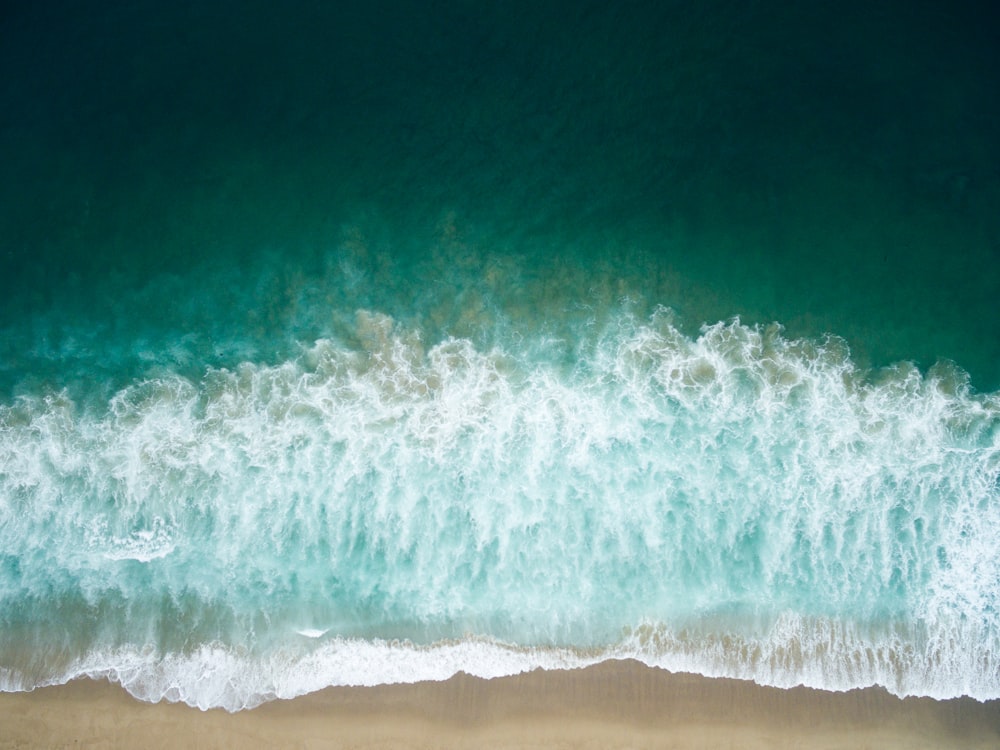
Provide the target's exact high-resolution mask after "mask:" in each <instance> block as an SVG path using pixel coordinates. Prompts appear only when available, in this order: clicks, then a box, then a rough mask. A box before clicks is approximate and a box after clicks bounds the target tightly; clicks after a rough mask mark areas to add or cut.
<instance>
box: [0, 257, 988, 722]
mask: <svg viewBox="0 0 1000 750" xmlns="http://www.w3.org/2000/svg"><path fill="white" fill-rule="evenodd" d="M338 257H340V260H339V261H336V262H333V263H332V264H331V265H330V270H329V277H328V278H326V279H316V278H309V277H308V276H300V277H299V279H298V282H297V286H296V287H295V289H294V290H292V292H289V294H288V295H286V301H285V303H283V304H284V305H285V307H284V308H283V310H284V311H285V312H284V313H283V315H284V317H282V316H277V319H276V321H272V323H271V324H269V325H270V326H271V327H270V328H268V327H267V326H266V325H263V324H262V326H261V327H260V329H259V332H258V333H257V334H256V336H257V338H254V334H251V333H248V331H249V330H250V329H249V328H248V327H239V326H230V329H231V331H232V334H231V339H230V340H224V336H223V335H222V333H221V332H222V328H219V329H218V330H217V332H218V333H219V335H217V336H214V337H213V336H211V335H205V334H204V333H202V334H198V333H192V330H194V329H193V326H192V320H194V319H195V318H198V316H203V317H211V315H215V316H216V317H217V318H219V319H223V320H224V319H225V316H226V315H227V314H230V313H228V312H227V308H226V306H225V305H224V304H223V303H221V302H219V301H217V300H216V301H214V302H205V301H204V298H198V299H201V300H202V301H201V302H198V303H197V304H195V302H193V301H192V300H195V299H196V298H197V295H195V294H194V293H191V294H190V295H188V296H187V297H185V298H184V299H188V300H189V302H190V304H191V305H194V306H195V307H197V305H198V304H200V305H202V306H207V309H208V311H209V312H208V313H206V312H205V310H204V309H201V311H200V312H196V313H190V311H189V313H184V314H189V318H188V319H186V320H179V319H173V318H170V315H169V314H165V315H164V316H163V317H162V318H161V319H159V320H155V319H153V318H152V317H151V316H148V315H147V316H145V319H146V322H145V323H143V324H142V325H144V326H146V328H141V329H140V328H133V329H128V330H127V331H126V330H125V328H124V324H122V327H121V328H120V329H119V332H120V335H119V338H118V339H115V340H112V341H111V343H105V344H103V345H98V344H97V343H95V342H96V339H95V338H90V339H88V338H87V335H88V334H87V333H86V331H88V330H100V328H99V326H94V325H93V324H92V322H88V321H84V322H83V323H82V324H81V325H80V326H79V328H78V329H73V328H72V325H71V324H69V323H61V324H60V325H62V326H63V332H62V334H60V336H59V337H57V338H58V341H59V342H61V343H58V345H57V344H56V343H55V342H56V338H53V339H44V337H38V336H37V332H38V330H39V329H40V328H44V326H43V325H42V324H41V323H38V324H37V325H36V326H35V329H34V332H33V333H32V334H31V335H32V336H34V340H44V341H46V342H47V343H44V344H36V345H35V348H34V350H32V351H31V352H28V353H26V354H25V355H24V356H25V358H26V361H27V364H25V363H24V362H22V363H21V364H19V365H17V364H16V363H15V364H10V363H8V365H6V369H5V371H4V375H5V377H6V378H7V379H11V378H12V377H13V375H12V373H14V368H15V365H16V366H17V367H21V368H22V372H23V373H30V372H35V371H39V370H44V369H45V368H43V367H42V366H41V365H40V364H39V363H48V364H47V365H46V366H47V367H48V368H49V370H51V371H53V372H62V373H64V377H63V379H62V380H59V379H58V378H52V379H50V380H49V381H45V382H43V381H41V380H39V379H38V378H37V377H33V376H32V377H29V376H28V375H24V376H23V378H22V380H21V381H20V385H18V386H17V387H15V388H12V390H11V395H10V397H9V399H7V400H6V401H4V402H3V403H0V625H2V628H0V688H2V689H3V690H7V691H11V690H30V689H33V688H35V687H38V686H41V685H48V684H56V683H62V682H65V681H68V680H70V679H73V678H76V677H80V676H89V677H93V678H108V679H111V680H113V681H115V682H118V683H120V684H121V685H122V686H123V687H124V688H125V689H127V690H128V691H129V692H130V693H132V694H133V695H135V696H136V697H138V698H141V699H144V700H150V701H157V700H162V699H166V700H171V701H183V702H185V703H188V704H191V705H194V706H199V707H201V708H212V707H222V708H225V709H227V710H231V711H234V710H240V709H244V708H250V707H253V706H256V705H259V704H260V703H262V702H265V701H268V700H272V699H275V698H290V697H293V696H296V695H301V694H303V693H307V692H310V691H314V690H318V689H321V688H323V687H326V686H329V685H373V684H382V683H393V682H414V681H419V680H427V679H433V680H440V679H446V678H447V677H449V676H451V675H452V674H454V673H456V672H459V671H462V672H466V673H470V674H473V675H479V676H483V677H493V676H498V675H506V674H513V673H519V672H523V671H527V670H531V669H535V668H544V669H555V668H560V669H561V668H574V667H582V666H585V665H587V664H592V663H595V662H598V661H602V660H606V659H624V658H631V659H638V660H639V661H642V662H644V663H646V664H649V665H652V666H658V667H663V668H666V669H670V670H673V671H687V672H696V673H700V674H704V675H709V676H726V677H736V678H742V679H750V680H754V681H756V682H758V683H761V684H765V685H774V686H780V687H790V686H794V685H799V684H804V685H808V686H812V687H816V688H823V689H827V690H849V689H852V688H858V687H863V686H868V685H882V686H884V687H885V688H886V689H887V690H889V691H890V692H892V693H894V694H896V695H899V696H906V695H925V696H932V697H935V698H951V697H955V696H960V695H969V696H972V697H974V698H976V699H978V700H991V699H996V698H1000V607H998V603H1000V556H998V555H997V554H996V550H997V548H998V543H1000V395H998V394H996V393H981V392H978V391H976V390H975V389H974V388H972V387H971V386H970V384H969V380H968V377H967V376H966V375H965V373H964V372H963V371H962V370H961V369H960V368H959V367H957V366H955V365H950V364H947V363H940V364H938V365H936V366H935V367H933V368H931V369H930V370H929V371H921V370H919V369H918V368H917V367H916V366H914V365H912V364H908V363H899V364H896V365H893V366H891V367H886V368H881V369H877V370H871V369H866V368H863V367H861V366H859V365H858V364H857V363H856V362H855V361H854V359H852V356H851V352H850V350H849V348H848V346H847V345H846V344H845V343H844V342H843V341H842V340H840V339H838V338H837V337H836V336H833V335H828V336H825V337H820V338H796V337H792V336H789V335H787V334H786V333H785V331H784V330H783V329H782V327H781V326H780V325H777V324H773V325H767V326H765V325H751V324H747V323H743V322H741V321H740V320H739V319H733V320H728V321H720V322H716V323H713V324H707V325H703V326H702V327H701V328H700V329H697V330H695V331H694V332H692V331H691V329H690V328H687V327H685V326H684V325H682V324H681V322H680V321H679V320H678V316H677V314H676V313H675V312H673V311H672V310H671V309H670V308H669V306H667V305H661V304H659V302H658V301H656V300H652V301H650V302H648V303H646V302H641V301H640V302H637V298H638V295H636V294H635V286H636V285H635V284H632V285H631V286H629V285H627V284H626V285H625V286H624V287H622V286H621V284H619V285H618V286H616V284H615V282H614V279H613V277H611V276H607V275H605V276H607V278H605V277H600V278H599V277H597V276H593V277H591V278H590V281H592V282H593V283H592V284H590V285H587V284H584V283H581V279H580V278H577V277H574V278H573V279H571V282H572V283H570V282H566V281H565V280H564V281H563V282H560V281H559V280H558V279H559V278H561V277H558V276H557V275H552V274H550V276H549V277H547V278H543V277H544V274H542V275H540V276H538V275H536V276H535V277H532V276H531V274H529V273H528V271H529V270H531V269H525V268H523V267H522V268H517V269H514V268H513V267H512V266H505V267H504V268H507V271H506V272H505V273H506V274H507V275H502V274H501V272H500V270H498V268H500V267H498V266H495V265H490V263H488V262H487V261H486V260H483V259H478V260H476V262H469V263H467V264H466V265H465V266H464V267H462V266H461V265H460V264H459V265H454V264H453V263H452V262H453V261H454V258H449V259H448V263H449V264H450V265H448V266H447V268H450V269H451V271H443V270H442V269H443V268H444V267H443V266H441V265H438V266H435V270H434V274H437V275H438V276H439V277H440V279H441V281H440V282H439V283H438V284H437V286H436V287H435V285H434V284H432V283H430V282H428V281H427V279H425V278H417V277H415V276H414V277H412V279H411V282H405V281H397V282H394V285H389V286H388V287H387V286H386V285H385V284H383V283H381V282H380V281H379V279H378V278H376V274H374V272H370V269H368V270H365V268H362V267H361V266H359V265H356V264H354V261H352V260H350V258H347V259H346V260H345V259H344V258H345V257H347V256H345V255H343V254H341V255H340V256H338ZM371 263H372V268H373V267H374V265H376V261H375V260H372V261H371ZM456 269H457V270H456ZM449 273H450V274H452V275H451V276H450V277H449V275H448V274H449ZM553 273H554V272H553ZM396 277H397V278H404V279H405V278H407V274H396ZM193 278H194V277H192V279H188V280H186V281H189V282H191V283H194V282H193ZM532 279H534V280H532ZM609 279H610V280H609ZM167 281H169V280H163V279H161V280H160V282H161V283H160V289H159V291H156V292H155V293H156V294H160V295H164V296H169V295H172V294H175V292H176V289H177V284H176V280H175V281H174V282H172V283H167ZM324 285H327V286H324ZM533 285H534V286H533ZM595 285H596V287H600V288H596V287H595ZM223 286H224V285H223V284H220V280H219V279H218V278H214V279H208V281H203V287H202V288H204V289H210V288H222V287H223ZM434 288H437V290H438V291H435V292H427V289H434ZM542 288H544V289H546V290H548V291H547V293H543V292H542V291H541V289H542ZM442 290H443V291H442ZM477 290H478V291H477ZM647 291H648V290H647ZM618 292H621V294H619V293H618ZM152 293H153V292H150V291H149V290H148V289H147V290H146V291H144V292H142V294H152ZM136 299H138V297H137V298H136ZM289 300H290V301H289ZM442 300H447V302H442ZM525 300H539V302H537V303H536V304H535V307H534V308H532V310H531V312H530V314H529V313H528V312H525V309H524V307H523V304H522V303H523V302H524V301H525ZM664 301H665V302H669V300H664ZM147 302H148V300H147ZM129 304H132V305H133V307H135V305H138V304H139V303H138V302H136V301H135V300H133V301H132V302H130V303H129ZM149 304H150V305H154V303H153V302H150V303H149ZM181 307H183V305H182V306H181ZM199 309H200V308H199ZM179 314H180V313H178V315H179ZM191 316H193V317H191ZM272 317H273V316H272ZM122 319H124V316H123V317H122ZM150 320H154V321H155V322H149V321H150ZM45 325H48V326H50V327H51V326H53V325H54V324H53V323H52V322H51V320H49V321H48V322H47V323H45ZM156 326H159V327H158V328H157V327H156ZM185 326H187V327H186V328H185ZM208 330H209V333H211V332H212V330H213V329H210V328H209V329H208ZM276 330H281V331H283V332H284V333H283V335H284V338H283V339H282V342H283V343H281V345H280V346H278V345H272V346H271V348H270V349H267V347H266V346H265V342H268V341H272V342H273V341H274V340H275V339H276V334H275V331H276ZM106 333H107V330H106V329H105V334H106ZM7 335H9V336H12V337H13V336H16V335H18V334H17V332H14V331H8V332H7ZM240 337H242V338H240ZM26 351H27V350H26ZM111 371H113V372H116V373H118V376H117V380H116V379H114V378H110V377H107V376H106V373H108V372H111ZM66 373H70V374H71V375H66ZM88 373H89V374H90V378H91V379H90V380H88ZM14 374H16V373H14ZM109 383H111V385H110V386H109V385H108V384H109Z"/></svg>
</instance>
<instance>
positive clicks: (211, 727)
mask: <svg viewBox="0 0 1000 750" xmlns="http://www.w3.org/2000/svg"><path fill="white" fill-rule="evenodd" d="M0 727H2V728H3V730H2V731H0V748H4V749H6V748H25V749H28V748H43V747H46V748H50V747H64V746H65V747H72V746H84V745H85V746H87V747H90V748H118V747H140V746H141V747H147V748H192V747H197V748H216V747H219V748H221V747H231V746H239V747H243V748H268V747H302V748H320V747H322V748H327V747H329V748H338V747H352V748H366V747H368V748H376V747H378V748H388V747H409V748H431V747H434V748H473V747H483V746H486V745H488V746H491V747H508V748H527V747H595V748H597V747H601V748H605V747H630V748H646V747H648V748H668V747H669V748H709V747H720V746H723V747H724V746H730V745H732V746H738V747H744V748H765V747H766V748H776V747H777V748H781V747H789V748H791V747H796V748H858V747H873V748H874V747H878V748H893V747H899V748H903V747H906V748H920V747H926V748H949V747H954V748H959V747H961V748H977V747H982V748H987V747H989V748H993V747H996V746H998V745H1000V701H990V702H987V703H980V702H978V701H975V700H973V699H971V698H957V699H952V700H947V701H936V700H933V699H931V698H906V699H899V698H896V697H894V696H892V695H890V694H889V693H888V692H886V691H885V690H883V689H881V688H866V689H863V690H853V691H850V692H846V693H832V692H825V691H821V690H815V689H812V688H804V687H799V688H792V689H787V690H786V689H781V688H770V687H762V686H759V685H756V684H754V683H750V682H744V681H740V680H731V679H725V678H707V677H702V676H699V675H690V674H672V673H669V672H666V671H664V670H662V669H657V668H651V667H646V666H644V665H642V664H640V663H638V662H635V661H631V660H629V661H608V662H602V663H601V664H597V665H594V666H591V667H587V668H584V669H577V670H565V671H563V670H552V671H542V670H536V671H534V672H529V673H525V674H521V675H515V676H511V677H500V678H495V679H492V680H484V679H480V678H477V677H471V676H469V675H466V674H461V673H460V674H458V675H455V676H454V677H452V678H450V679H448V680H445V681H443V682H423V683H415V684H396V685H381V686H378V687H359V688H356V687H332V688H326V689H324V690H321V691H318V692H316V693H311V694H309V695H305V696H301V697H299V698H295V699H293V700H277V701H272V702H270V703H266V704H264V705H262V706H260V707H258V708H255V709H251V710H248V711H242V712H238V713H233V714H230V713H227V712H225V711H224V710H222V709H213V710H210V711H200V710H198V709H196V708H190V707H188V706H186V705H184V704H171V703H163V702H161V703H158V704H148V703H143V702H141V701H138V700H136V699H134V698H132V697H131V696H130V695H128V694H127V693H126V692H125V691H124V690H123V689H121V688H120V687H119V686H117V685H113V684H111V683H108V682H104V681H99V682H97V681H92V680H86V679H84V680H76V681H73V682H70V683H68V684H66V685H60V686H54V687H46V688H39V689H37V690H35V691H33V692H30V693H3V694H0Z"/></svg>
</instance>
